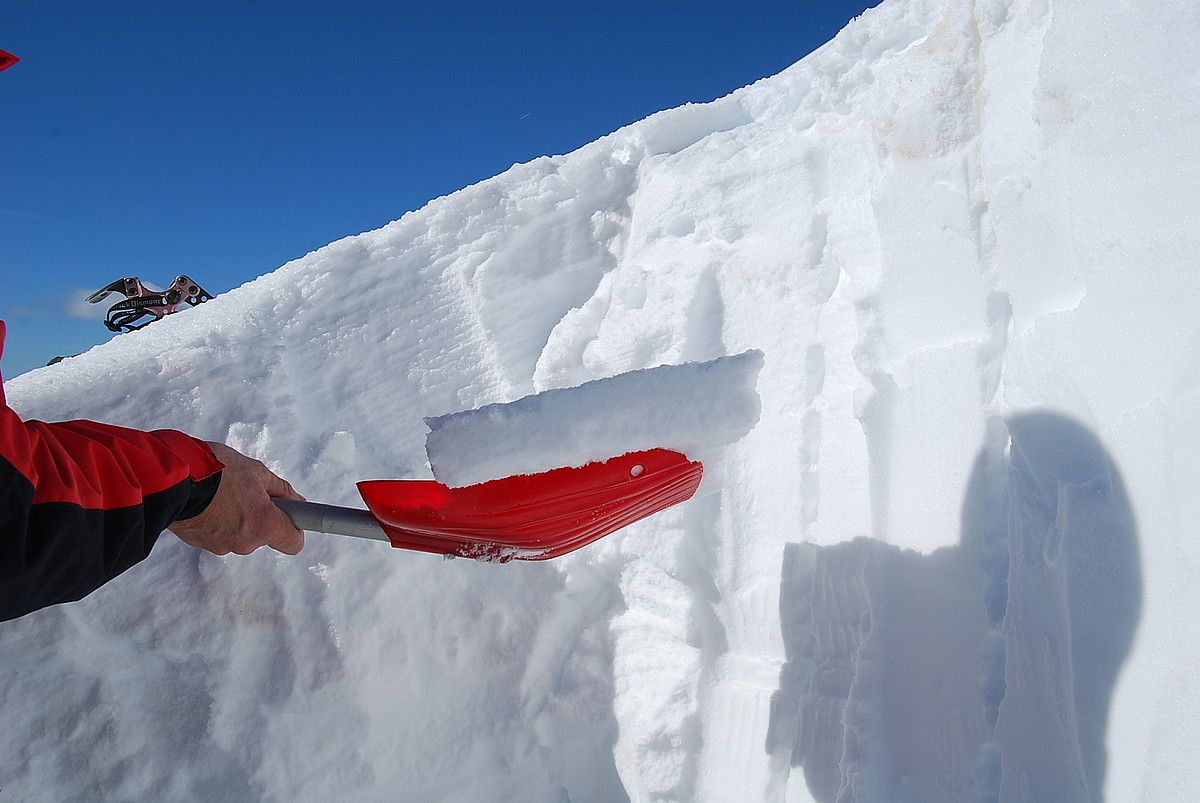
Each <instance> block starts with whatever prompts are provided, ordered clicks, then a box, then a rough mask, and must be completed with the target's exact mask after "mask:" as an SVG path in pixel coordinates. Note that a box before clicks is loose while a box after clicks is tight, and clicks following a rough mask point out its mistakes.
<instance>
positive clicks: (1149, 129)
mask: <svg viewBox="0 0 1200 803" xmlns="http://www.w3.org/2000/svg"><path fill="white" fill-rule="evenodd" d="M1197 41H1200V6H1197V5H1196V4H1194V3H1190V2H1182V0H1166V2H1154V3H1151V2H1148V0H1131V1H1130V0H1087V1H1086V2H1085V0H974V2H948V0H886V1H885V2H884V3H883V4H882V5H880V6H879V7H878V8H876V9H873V10H872V11H869V12H867V13H866V14H864V15H863V16H862V17H860V18H858V19H857V20H855V21H854V22H852V23H851V24H850V25H849V26H848V27H847V28H846V29H845V30H843V31H842V32H841V33H840V34H839V35H838V36H837V37H836V38H835V39H834V40H833V41H831V42H830V43H828V44H827V45H825V46H824V47H822V48H821V49H820V50H818V51H816V52H815V53H813V54H811V55H810V56H809V57H807V58H805V59H803V60H802V61H800V62H799V63H797V64H796V65H794V66H793V67H791V68H789V69H787V70H785V71H784V72H783V73H781V74H779V75H777V76H775V77H773V78H769V79H766V80H764V81H761V82H759V83H757V84H755V85H753V86H750V87H747V88H745V89H743V90H740V91H738V92H736V93H734V94H732V95H730V96H729V97H726V98H723V99H721V100H718V101H716V102H714V103H711V104H705V105H692V106H687V107H684V108H681V109H676V110H672V111H667V112H662V113H660V114H656V115H654V116H652V117H650V118H649V119H647V120H644V121H642V122H640V123H637V124H635V125H632V126H630V127H628V128H625V129H622V130H620V131H617V132H616V133H614V134H612V135H610V136H608V137H605V138H603V139H601V140H598V141H597V142H594V143H592V144H590V145H588V146H586V147H584V148H582V149H580V150H578V151H576V152H575V153H572V154H569V155H566V156H558V157H554V158H542V159H538V160H535V161H533V162H530V163H529V164H524V165H517V166H514V167H513V168H512V169H510V170H508V171H507V172H505V173H503V174H502V175H500V176H497V177H495V178H494V179H491V180H489V181H485V182H483V183H481V184H478V185H476V186H473V187H469V188H466V189H464V190H462V191H460V192H457V193H454V194H453V195H450V196H447V197H445V198H439V199H437V200H435V201H433V202H431V203H430V204H429V205H428V206H426V207H425V208H424V209H422V210H420V211H417V212H414V213H410V214H407V215H405V216H404V217H402V218H401V219H399V220H397V221H395V222H393V223H391V224H389V225H387V226H385V227H383V228H382V229H380V230H378V231H374V232H369V233H366V234H362V235H359V236H356V237H350V238H347V239H345V240H341V241H338V242H335V243H333V244H331V245H329V246H327V247H325V248H322V249H320V250H318V251H315V252H313V253H312V254H309V255H307V256H305V257H304V258H302V259H299V260H296V261H295V262H292V263H289V264H287V265H285V266H283V267H282V268H280V269H278V270H276V271H275V272H273V273H271V274H269V275H266V276H264V277H262V278H261V279H259V280H257V281H255V282H253V283H251V284H249V285H247V286H245V287H242V288H239V289H238V290H235V291H233V292H230V293H228V294H226V295H224V296H222V297H219V298H217V299H215V300H213V301H211V302H209V303H207V304H205V305H204V306H202V307H198V308H196V309H194V310H189V311H187V312H184V313H181V314H179V315H176V316H173V317H172V318H170V319H167V320H165V321H162V322H160V323H157V324H155V325H153V326H151V327H149V328H147V329H145V330H144V331H141V332H137V333H133V334H130V335H124V336H122V337H120V338H117V339H115V340H114V341H112V342H111V343H108V344H106V345H104V346H101V347H98V348H96V349H93V350H92V351H90V352H88V353H87V354H84V355H82V356H80V357H76V358H73V359H68V360H65V361H64V362H63V363H61V364H59V365H56V366H52V367H49V368H46V369H41V370H38V371H34V372H32V373H30V374H27V375H24V376H21V377H19V378H17V379H16V380H14V381H13V382H11V383H10V384H9V386H8V388H7V390H8V393H9V398H10V400H11V402H12V404H13V405H14V407H16V408H17V409H18V410H19V411H20V412H21V413H23V414H24V415H26V416H28V417H40V418H44V419H59V418H68V417H75V416H82V417H92V418H99V419H102V420H107V421H112V422H117V423H123V424H130V425H137V426H174V427H179V428H183V429H187V430H188V431H191V432H193V433H195V434H197V435H201V436H205V437H208V438H218V439H223V440H226V441H228V442H230V443H231V444H232V445H234V446H235V447H237V448H239V449H242V450H243V451H246V452H248V453H250V454H252V455H254V456H257V457H259V458H261V459H263V460H264V461H265V462H267V463H268V465H270V466H271V467H272V468H274V469H275V470H277V471H278V472H280V473H282V474H283V475H285V476H287V477H288V478H289V479H290V480H292V482H293V484H294V485H295V486H296V487H297V488H298V489H299V490H300V491H301V492H303V493H304V494H306V495H307V496H308V497H309V498H312V499H319V500H322V501H327V502H331V503H335V504H352V503H355V502H356V498H355V494H354V481H355V480H357V479H361V478H365V477H380V476H383V477H428V476H429V473H430V469H429V467H428V465H427V463H426V460H425V454H424V438H425V427H424V426H423V424H422V417H423V416H430V415H438V414H441V413H445V412H447V411H452V410H464V409H473V408H483V407H485V406H486V405H490V404H495V403H505V402H512V401H514V400H517V399H520V398H521V397H524V396H528V395H529V394H532V393H537V392H540V391H546V390H551V389H557V388H566V387H571V386H577V385H582V384H583V383H586V382H589V381H591V380H595V379H602V378H605V377H611V376H614V375H617V374H621V373H624V372H628V371H636V370H638V369H644V368H648V367H651V366H656V365H663V364H680V363H686V362H697V361H707V360H714V359H716V358H718V357H722V356H723V355H728V354H738V353H741V352H744V351H746V350H748V349H757V350H759V351H761V352H762V353H763V355H764V360H763V365H762V371H761V374H760V376H759V378H758V382H757V391H758V394H759V396H760V398H761V411H760V418H759V422H758V424H757V425H756V426H755V427H754V429H753V430H752V431H751V432H750V433H749V434H748V435H747V436H746V437H745V438H743V439H742V440H740V441H738V442H736V443H733V444H731V445H729V446H727V447H725V449H724V460H723V462H722V463H721V464H720V465H719V467H718V469H717V470H716V471H715V472H713V474H714V476H712V477H709V479H711V480H713V481H715V482H716V483H717V492H716V493H714V494H712V495H709V496H707V497H705V498H702V499H696V500H693V501H691V502H689V503H687V504H684V505H680V506H678V507H676V508H673V509H671V510H668V511H665V512H663V513H661V514H659V515H657V516H655V517H652V518H650V519H648V520H646V521H643V522H640V523H638V524H637V525H634V526H632V527H629V528H627V529H626V530H624V531H622V532H620V533H616V534H614V535H612V536H609V537H608V538H606V539H603V540H602V541H599V542H597V543H596V544H593V545H591V546H589V547H588V548H586V549H584V550H581V551H580V552H579V553H575V554H572V555H570V556H567V557H565V558H563V559H561V560H557V561H554V562H551V563H547V564H519V563H512V564H508V565H504V566H497V565H490V564H483V563H477V562H473V561H465V560H455V561H441V560H439V559H437V558H436V557H433V556H427V555H418V554H411V553H406V552H399V551H393V550H390V549H388V548H387V547H386V546H384V545H380V544H373V543H359V542H357V541H353V540H351V539H340V538H336V537H332V536H330V537H321V536H311V537H310V538H309V543H308V546H307V547H306V549H305V551H304V553H303V554H302V555H301V556H300V557H299V558H286V557H283V556H280V555H276V554H272V553H270V552H262V553H259V554H255V555H252V556H250V557H246V558H236V557H228V558H217V557H214V556H211V555H208V554H201V553H198V552H196V551H194V550H192V549H190V548H188V547H185V546H184V545H183V544H181V543H179V542H178V541H177V540H176V539H173V538H171V537H169V536H166V537H164V538H163V540H162V542H161V543H160V544H159V545H158V546H157V547H156V548H155V552H154V554H153V555H152V556H151V558H150V559H149V560H148V561H146V562H145V563H143V564H142V565H140V566H138V567H137V568H135V569H134V570H132V571H130V572H129V573H127V574H126V575H125V576H122V577H121V578H119V579H118V580H117V581H115V582H113V583H112V584H110V585H109V586H107V587H105V588H103V589H101V590H100V591H98V592H96V593H95V594H93V595H92V596H91V597H90V598H88V599H86V600H84V601H82V602H79V603H75V604H71V605H67V606H62V607H58V608H54V609H49V610H46V611H42V612H40V613H38V614H35V615H32V616H29V617H27V618H25V619H22V620H19V621H15V622H8V623H5V624H3V625H2V626H0V656H2V658H0V661H2V667H3V672H0V706H2V709H3V711H4V727H3V728H2V729H0V757H2V759H3V760H0V790H3V792H2V794H3V795H4V796H6V797H11V798H12V799H16V800H23V799H44V798H53V799H97V798H104V799H153V800H195V799H216V798H220V799H261V798H267V799H296V800H312V801H325V800H347V799H348V800H396V799H404V800H477V801H491V800H522V801H563V800H577V801H582V800H623V799H630V800H637V801H641V800H713V801H717V800H720V801H725V800H757V799H765V800H773V801H778V800H784V799H787V800H800V801H803V800H820V801H829V800H834V799H838V800H864V801H865V800H963V799H973V798H983V799H988V800H997V799H1001V800H1086V799H1093V800H1098V799H1101V798H1107V799H1109V800H1122V801H1123V800H1168V799H1171V800H1193V799H1200V773H1198V772H1197V769H1196V768H1197V767H1200V739H1197V738H1196V736H1195V733H1194V730H1195V723H1196V722H1197V721H1200V693H1198V692H1200V679H1198V677H1200V676H1198V675H1197V672H1196V667H1197V666H1200V640H1198V639H1196V638H1195V636H1194V631H1195V626H1196V611H1198V610H1200V581H1198V579H1197V576H1198V569H1197V567H1198V565H1200V548H1198V547H1197V545H1196V543H1195V538H1194V530H1195V523H1196V522H1197V521H1200V494H1197V493H1196V492H1195V489H1196V487H1198V486H1200V369H1198V368H1197V365H1198V361H1197V355H1198V354H1200V325H1198V324H1197V321H1198V320H1200V283H1198V282H1200V280H1198V279H1197V275H1198V274H1197V272H1196V270H1195V264H1194V263H1195V260H1196V254H1197V253H1200V234H1198V230H1197V227H1196V225H1195V221H1197V220H1200V195H1198V194H1197V193H1196V191H1195V190H1196V187H1200V160H1198V159H1197V158H1196V155H1195V154H1196V150H1195V143H1196V142H1197V141H1200V92H1197V88H1198V87H1200V58H1198V57H1197V52H1196V42H1197ZM683 414H686V413H683ZM524 426H525V422H524V421H523V420H522V421H521V427H522V428H524ZM546 426H547V427H552V428H553V429H555V430H557V431H560V432H563V431H570V427H569V422H566V421H562V420H555V421H551V422H549V423H547V424H546ZM654 426H655V427H657V424H655V425H654ZM502 432H504V431H503V430H502ZM526 432H528V431H527V430H526ZM510 434H512V435H513V437H523V436H517V435H515V434H513V433H509V432H504V434H503V435H502V437H504V438H505V439H508V438H509V435H510ZM508 442H511V440H508ZM530 448H531V450H532V452H534V453H537V452H539V450H540V449H541V447H540V446H537V447H533V446H531V447H530ZM541 456H542V457H544V456H545V455H544V454H542V455H541ZM537 457H538V455H537V454H533V455H532V458H533V459H536V458H537ZM460 459H461V460H462V462H463V464H464V465H465V462H466V461H465V458H455V461H456V462H457V461H459V460H460Z"/></svg>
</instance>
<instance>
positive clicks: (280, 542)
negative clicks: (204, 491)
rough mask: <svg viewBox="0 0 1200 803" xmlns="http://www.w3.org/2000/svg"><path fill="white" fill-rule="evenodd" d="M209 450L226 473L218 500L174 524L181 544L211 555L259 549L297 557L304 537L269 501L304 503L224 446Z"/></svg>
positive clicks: (256, 463)
mask: <svg viewBox="0 0 1200 803" xmlns="http://www.w3.org/2000/svg"><path fill="white" fill-rule="evenodd" d="M210 445H211V446H212V448H213V454H214V455H216V456H217V458H218V459H219V460H220V461H221V463H222V464H223V465H224V467H225V468H224V470H223V472H222V475H221V481H220V483H219V484H218V486H217V493H216V496H214V498H213V500H212V501H211V502H210V503H209V506H208V507H207V508H206V509H205V510H204V511H203V512H202V513H201V514H199V515H198V516H195V517H193V518H191V519H188V520H186V521H177V522H175V523H174V524H172V525H171V530H172V531H173V532H174V533H175V534H176V535H178V536H179V537H180V538H181V539H182V540H183V541H184V542H186V543H189V544H191V545H192V546H197V547H200V548H201V549H207V550H208V551H209V552H212V553H213V554H215V555H227V554H229V553H231V552H232V553H234V554H237V555H249V554H250V553H251V552H254V551H255V550H256V549H258V548H259V547H262V546H269V547H271V548H272V549H274V550H276V551H277V552H281V553H283V554H285V555H295V554H297V553H299V552H300V550H302V549H303V548H304V533H303V532H302V531H301V530H299V529H298V528H297V527H296V526H295V525H294V524H292V520H291V519H290V518H288V516H287V514H286V513H284V512H283V511H282V510H280V509H279V508H278V507H276V506H275V504H274V503H273V502H272V501H271V499H272V497H274V498H282V499H296V500H303V499H304V497H302V496H301V495H300V494H298V493H296V491H295V489H294V488H292V486H291V485H290V484H289V483H288V482H287V481H286V480H284V479H282V478H281V477H279V476H277V475H276V474H275V473H274V472H272V471H271V470H270V469H268V468H267V467H266V466H265V465H263V464H262V463H261V462H259V461H258V460H253V459H251V458H249V457H246V456H245V455H243V454H241V453H240V452H238V451H236V450H234V449H231V448H230V447H228V446H226V445H225V444H220V443H212V444H210Z"/></svg>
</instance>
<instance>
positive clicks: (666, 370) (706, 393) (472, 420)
mask: <svg viewBox="0 0 1200 803" xmlns="http://www.w3.org/2000/svg"><path fill="white" fill-rule="evenodd" d="M762 365H763V354H762V352H761V351H755V350H751V351H746V352H743V353H742V354H737V355H734V356H729V357H721V358H719V359H716V360H711V361H709V362H696V363H684V364H683V365H662V366H659V367H657V368H646V369H642V370H639V371H629V372H627V373H623V374H618V375H616V376H612V377H608V378H606V379H596V380H593V381H591V382H585V383H584V384H582V385H579V386H578V387H573V388H560V389H555V390H547V391H545V392H543V393H536V394H533V395H531V396H525V397H524V398H521V399H517V400H516V401H513V402H509V403H507V404H489V405H486V406H484V407H480V408H478V409H476V410H466V411H464V412H459V413H451V414H449V415H443V416H437V417H434V418H426V419H425V423H426V424H427V425H428V426H429V435H428V437H427V438H426V440H425V451H426V453H427V454H428V455H429V465H430V467H431V468H432V469H433V475H434V477H436V478H437V479H438V480H439V481H440V482H443V483H445V484H446V485H448V486H450V487H452V488H453V487H462V486H466V485H474V484H476V483H480V482H486V481H488V480H494V479H499V478H502V477H509V476H513V475H519V474H536V473H538V472H541V471H548V470H550V469H554V468H560V467H566V466H583V465H586V464H587V463H591V462H595V461H599V460H607V459H609V458H610V457H614V456H617V455H622V454H626V453H628V452H636V451H642V450H647V449H656V448H662V449H672V450H674V451H678V452H682V453H683V454H685V455H687V456H688V457H689V458H691V459H693V460H699V461H701V462H706V461H707V460H711V459H714V458H716V457H718V456H719V454H720V450H721V449H722V447H724V446H727V445H729V444H730V443H733V442H734V441H736V440H738V439H740V438H742V437H744V436H745V435H746V433H748V432H749V431H750V430H751V429H752V428H753V427H754V425H755V424H757V423H758V417H759V413H760V410H761V404H760V402H759V398H758V392H757V391H756V390H755V385H756V383H757V381H758V374H759V371H761V370H762Z"/></svg>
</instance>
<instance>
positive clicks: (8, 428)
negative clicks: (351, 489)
mask: <svg viewBox="0 0 1200 803" xmlns="http://www.w3.org/2000/svg"><path fill="white" fill-rule="evenodd" d="M4 334H5V328H4V322H3V321H0V354H3V352H4ZM2 381H3V380H2V379H0V383H2ZM222 468H223V466H222V465H221V463H220V462H218V461H217V459H216V458H215V457H214V456H213V453H212V449H210V448H209V447H208V445H207V444H205V443H204V442H203V441H199V440H196V439H195V438H193V437H191V436H189V435H185V434H184V433H182V432H176V431H174V430H156V431H154V432H140V431H138V430H134V429H126V428H124V427H116V426H111V425H108V424H98V423H96V422H94V421H64V422H61V423H55V424H46V423H43V422H41V421H22V420H21V419H20V418H19V417H18V416H17V414H16V413H15V412H13V411H12V410H11V409H9V407H8V404H7V402H6V401H5V397H4V390H3V385H2V384H0V621H3V620H6V619H13V618H16V617H18V616H22V615H24V614H26V613H29V612H30V611H35V610H37V609H38V608H43V607H45V606H47V605H54V604H56V603H60V602H71V601H73V600H77V599H80V598H81V597H84V596H86V595H88V594H90V593H91V592H92V591H94V590H95V589H97V588H99V587H100V586H102V585H103V584H104V583H106V582H108V581H109V580H111V579H112V578H114V577H116V576H117V575H118V574H120V573H121V572H123V571H125V570H126V569H128V568H129V567H130V566H133V565H134V564H135V563H138V562H139V561H141V560H142V559H143V558H145V557H146V556H147V555H149V554H150V549H151V547H153V546H154V542H155V541H156V540H157V539H158V536H159V534H160V533H161V532H162V531H163V529H165V528H166V527H167V526H168V525H170V524H171V522H173V521H177V520H179V519H186V518H190V517H192V516H195V515H197V514H199V513H200V512H202V511H203V510H204V508H205V507H206V506H207V505H208V503H209V502H210V501H211V500H212V498H213V496H214V494H216V492H217V484H218V483H219V482H220V479H221V474H220V472H221V470H222Z"/></svg>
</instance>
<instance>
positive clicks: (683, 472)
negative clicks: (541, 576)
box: [358, 449, 704, 562]
mask: <svg viewBox="0 0 1200 803" xmlns="http://www.w3.org/2000/svg"><path fill="white" fill-rule="evenodd" d="M703 474H704V466H703V465H702V464H700V463H698V462H696V461H694V460H689V459H688V458H687V456H686V455H683V454H680V453H679V452H673V451H669V450H667V449H651V450H649V451H645V452H630V453H629V454H626V455H622V456H620V457H614V458H612V459H610V460H606V461H604V462H603V463H589V464H587V465H586V466H583V467H581V468H556V469H553V470H552V471H545V472H542V473H541V474H528V475H522V476H519V477H506V478H505V479H501V480H492V481H490V482H484V483H480V484H479V485H470V486H467V487H465V488H448V487H447V486H445V485H443V484H441V483H440V482H434V481H433V480H369V481H367V482H360V483H359V484H358V492H359V493H360V494H362V498H363V501H364V502H366V503H367V507H368V508H370V510H371V513H372V514H374V516H375V518H376V519H378V520H379V524H380V526H382V527H383V529H384V532H386V533H387V535H388V538H389V539H390V540H391V542H392V546H394V547H398V548H400V549H418V550H422V551H424V552H434V553H437V554H441V555H460V556H463V557H469V558H483V559H487V560H497V561H501V562H506V561H509V560H513V559H518V560H547V559H548V558H555V557H558V556H559V555H565V554H566V553H568V552H571V551H574V550H576V549H579V548H580V547H582V546H586V545H587V544H590V543H591V542H593V541H595V540H596V539H597V538H602V537H603V536H606V535H608V534H609V533H611V532H615V531H616V530H619V529H621V528H622V527H626V526H628V525H630V524H633V523H634V522H635V521H640V520H641V519H644V518H646V517H647V516H650V515H652V514H654V513H657V512H658V511H660V510H665V509H666V508H668V507H671V506H672V505H676V504H679V503H680V502H684V501H687V500H688V499H691V498H692V495H693V494H694V493H696V488H697V487H699V485H700V478H701V476H702V475H703Z"/></svg>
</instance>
